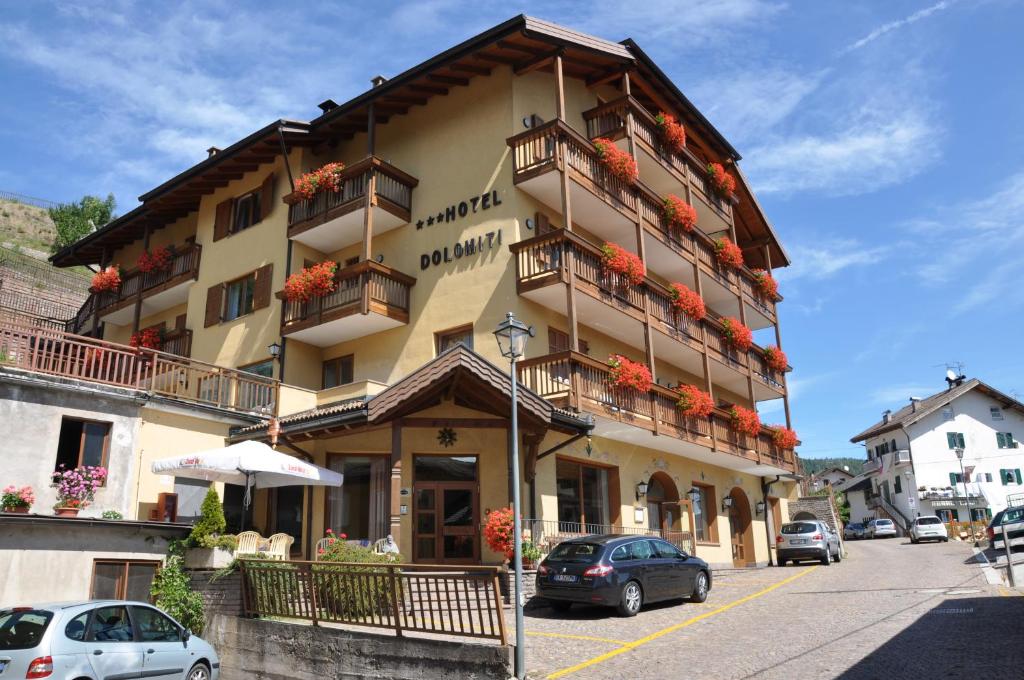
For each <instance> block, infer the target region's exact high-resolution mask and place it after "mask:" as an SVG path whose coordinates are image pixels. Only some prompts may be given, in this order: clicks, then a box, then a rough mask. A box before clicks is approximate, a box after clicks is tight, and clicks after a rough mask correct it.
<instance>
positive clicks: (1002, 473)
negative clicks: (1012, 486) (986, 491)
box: [999, 469, 1009, 486]
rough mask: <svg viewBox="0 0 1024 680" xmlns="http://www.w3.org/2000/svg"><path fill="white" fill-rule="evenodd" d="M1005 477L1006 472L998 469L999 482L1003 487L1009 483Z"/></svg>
mask: <svg viewBox="0 0 1024 680" xmlns="http://www.w3.org/2000/svg"><path fill="white" fill-rule="evenodd" d="M1007 477H1008V475H1007V474H1006V470H1003V469H1000V470H999V481H1000V482H1002V483H1003V486H1006V485H1007V484H1008V483H1009V479H1008V478H1007Z"/></svg>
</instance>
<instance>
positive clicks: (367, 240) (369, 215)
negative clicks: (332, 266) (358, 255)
mask: <svg viewBox="0 0 1024 680" xmlns="http://www.w3.org/2000/svg"><path fill="white" fill-rule="evenodd" d="M368 172H369V178H368V179H367V181H366V209H365V211H364V212H363V257H362V260H363V261H364V262H365V261H366V260H369V259H370V257H371V254H370V253H371V246H372V245H373V207H374V206H375V205H377V171H376V170H375V169H374V168H373V166H372V165H371V166H370V169H369V171H368Z"/></svg>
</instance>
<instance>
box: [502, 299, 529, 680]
mask: <svg viewBox="0 0 1024 680" xmlns="http://www.w3.org/2000/svg"><path fill="white" fill-rule="evenodd" d="M533 335H534V331H533V326H527V325H526V324H524V323H523V322H522V321H519V320H518V319H516V317H515V316H514V315H513V314H512V312H508V313H507V314H506V315H505V320H504V321H502V322H501V323H500V324H498V328H497V329H496V330H495V331H494V337H495V338H496V339H497V340H498V349H499V350H500V351H501V356H503V357H505V358H506V359H508V361H509V366H510V368H509V370H510V374H511V376H512V535H513V536H514V537H515V542H514V543H513V545H514V546H515V552H514V553H513V556H512V559H513V560H515V597H516V660H515V674H516V678H519V680H522V678H523V677H525V675H526V633H525V631H524V627H525V623H524V622H523V525H522V518H521V517H520V512H519V507H520V501H519V403H518V398H517V396H516V386H517V383H518V381H517V379H516V361H518V360H519V359H522V358H523V355H524V354H525V353H526V341H527V340H528V339H529V338H531V337H533Z"/></svg>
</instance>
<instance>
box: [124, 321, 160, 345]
mask: <svg viewBox="0 0 1024 680" xmlns="http://www.w3.org/2000/svg"><path fill="white" fill-rule="evenodd" d="M163 335H164V334H163V329H162V328H161V327H159V326H153V327H150V328H143V329H142V330H141V331H139V332H138V333H132V337H131V339H130V340H128V344H129V345H131V346H132V347H141V348H143V349H160V345H161V344H162V343H163Z"/></svg>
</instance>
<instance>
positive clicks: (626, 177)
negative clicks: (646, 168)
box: [594, 137, 640, 184]
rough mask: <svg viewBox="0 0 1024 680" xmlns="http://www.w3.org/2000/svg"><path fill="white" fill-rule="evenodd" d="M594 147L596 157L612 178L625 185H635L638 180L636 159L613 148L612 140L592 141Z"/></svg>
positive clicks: (638, 172) (602, 138) (600, 139)
mask: <svg viewBox="0 0 1024 680" xmlns="http://www.w3.org/2000/svg"><path fill="white" fill-rule="evenodd" d="M594 147H595V148H596V149H597V157H598V158H600V159H601V163H603V164H604V167H605V168H607V169H608V172H610V173H611V174H612V176H613V177H615V178H616V179H618V180H619V181H621V182H625V183H626V184H635V183H636V181H637V179H639V178H640V171H639V170H638V169H637V165H636V159H635V158H633V157H632V156H630V155H629V154H628V153H627V152H625V151H623V150H622V149H620V148H619V147H617V146H615V143H614V142H613V141H612V140H610V139H606V138H604V137H600V138H598V139H595V140H594Z"/></svg>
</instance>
